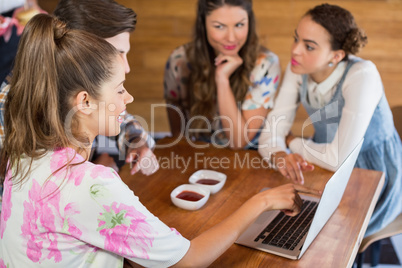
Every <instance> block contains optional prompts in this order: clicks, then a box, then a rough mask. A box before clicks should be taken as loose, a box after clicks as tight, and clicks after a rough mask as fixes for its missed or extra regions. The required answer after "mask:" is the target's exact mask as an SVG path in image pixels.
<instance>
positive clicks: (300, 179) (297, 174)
mask: <svg viewBox="0 0 402 268" xmlns="http://www.w3.org/2000/svg"><path fill="white" fill-rule="evenodd" d="M290 164H291V166H292V172H293V174H292V175H293V178H294V181H295V182H296V183H299V184H304V176H303V173H302V171H301V169H300V165H299V162H294V161H290Z"/></svg>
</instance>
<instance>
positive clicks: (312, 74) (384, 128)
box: [259, 4, 402, 236]
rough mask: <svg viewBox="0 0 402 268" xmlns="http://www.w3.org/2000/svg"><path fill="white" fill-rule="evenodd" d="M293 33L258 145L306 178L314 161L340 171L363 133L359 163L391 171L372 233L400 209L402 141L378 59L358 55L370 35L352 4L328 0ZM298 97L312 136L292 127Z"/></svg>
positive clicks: (291, 174) (283, 168)
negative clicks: (296, 132) (344, 5)
mask: <svg viewBox="0 0 402 268" xmlns="http://www.w3.org/2000/svg"><path fill="white" fill-rule="evenodd" d="M294 34H295V35H294V42H293V45H292V49H291V62H290V64H289V65H288V66H287V69H286V73H285V75H284V79H283V82H282V86H281V89H280V91H279V95H278V97H277V100H276V103H275V106H274V109H273V110H272V112H271V113H270V114H269V115H268V118H267V121H266V124H265V126H264V129H263V131H262V134H261V136H260V139H259V145H260V147H259V152H260V154H261V155H262V156H263V157H264V158H266V159H269V160H270V162H271V163H272V164H273V165H274V167H276V168H277V169H278V170H279V171H280V172H281V173H282V174H283V175H284V176H285V177H287V178H289V179H291V180H292V181H293V182H294V183H299V184H303V182H304V179H303V174H302V172H303V171H309V170H312V169H313V168H314V166H313V165H312V164H315V165H318V166H320V167H323V168H326V169H329V170H331V171H335V170H336V169H337V168H338V167H339V165H340V164H341V163H342V162H343V161H344V160H345V159H346V157H347V156H348V155H349V153H350V152H351V151H352V149H353V148H354V147H355V146H356V145H357V144H358V143H359V141H360V140H361V139H362V138H363V137H364V142H363V146H362V149H361V151H360V154H359V157H358V159H357V162H356V167H359V168H364V169H371V170H379V171H382V172H384V173H385V184H384V186H383V189H382V191H381V195H380V197H379V201H378V203H377V205H376V207H375V210H374V213H373V215H372V217H371V220H370V223H369V225H368V229H367V232H366V236H367V235H370V234H372V233H374V232H376V231H378V230H380V229H381V228H383V227H385V226H386V225H387V224H389V223H390V222H391V221H392V220H394V219H395V217H397V216H398V215H399V214H400V213H401V211H402V195H401V192H402V146H401V140H400V138H399V135H398V133H397V131H396V129H395V126H394V123H393V117H392V113H391V110H390V108H389V105H388V102H387V99H386V97H385V94H384V88H383V84H382V81H381V77H380V74H379V72H378V70H377V68H376V66H375V65H374V63H372V62H371V61H368V60H364V59H361V58H358V57H356V56H354V54H356V53H358V52H359V50H360V49H361V48H362V47H364V46H365V44H366V43H367V36H366V35H365V33H364V32H363V31H362V30H361V29H360V28H359V27H358V26H357V25H356V22H355V20H354V18H353V16H352V14H351V13H350V12H349V11H347V10H345V9H344V8H341V7H339V6H336V5H329V4H322V5H318V6H316V7H314V8H312V9H310V10H309V11H307V13H306V14H305V15H304V16H303V17H302V18H301V20H300V22H299V24H298V25H297V28H296V29H295V33H294ZM299 103H302V104H303V106H304V107H305V109H306V111H307V112H308V114H309V119H310V121H311V123H312V124H313V125H314V130H315V133H314V136H313V137H312V138H306V137H304V138H303V137H302V138H298V137H294V136H293V135H292V134H291V132H290V128H291V126H292V123H293V120H294V117H295V113H296V110H297V107H298V105H299ZM289 151H290V153H289ZM368 183H369V182H368ZM361 201H362V202H364V200H361Z"/></svg>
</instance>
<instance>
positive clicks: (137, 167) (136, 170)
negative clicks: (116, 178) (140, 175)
mask: <svg viewBox="0 0 402 268" xmlns="http://www.w3.org/2000/svg"><path fill="white" fill-rule="evenodd" d="M139 170H140V162H137V163H135V165H134V166H133V168H132V169H131V172H130V174H131V175H134V174H135V173H137V172H138V171H139Z"/></svg>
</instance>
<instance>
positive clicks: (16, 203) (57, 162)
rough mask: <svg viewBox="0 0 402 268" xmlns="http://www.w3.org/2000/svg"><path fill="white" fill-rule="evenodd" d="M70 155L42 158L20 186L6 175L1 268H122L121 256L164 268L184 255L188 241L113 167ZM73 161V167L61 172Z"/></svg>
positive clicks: (0, 234)
mask: <svg viewBox="0 0 402 268" xmlns="http://www.w3.org/2000/svg"><path fill="white" fill-rule="evenodd" d="M74 155H75V151H74V150H72V149H61V150H58V151H55V152H49V153H47V154H46V155H45V156H44V157H42V158H41V159H38V160H35V161H34V162H33V166H32V172H31V173H30V175H29V178H28V179H27V180H26V182H25V183H23V184H21V185H20V184H18V185H13V182H12V181H11V180H10V175H11V174H10V172H9V174H7V176H6V180H5V183H4V195H3V204H2V213H1V223H0V268H1V267H123V257H124V258H127V259H130V260H132V261H134V262H136V263H138V264H140V265H142V266H146V267H168V266H171V265H173V264H175V263H176V262H178V261H179V260H180V259H181V258H182V257H183V256H184V255H185V254H186V252H187V250H188V248H189V246H190V242H189V241H188V240H187V239H185V238H183V237H182V236H181V235H180V234H179V233H178V232H177V231H176V230H175V229H173V228H169V227H168V226H166V225H165V224H164V223H163V222H161V221H160V220H159V219H158V218H157V217H155V216H154V215H152V214H151V213H150V212H149V211H148V210H147V209H146V208H145V207H144V206H143V205H142V204H141V203H140V202H139V200H138V197H136V196H135V195H134V193H133V192H132V191H131V190H130V189H129V188H128V187H127V185H126V184H124V182H123V181H122V180H121V179H120V177H119V176H118V174H117V173H115V172H114V171H113V169H111V168H106V167H104V166H100V165H94V164H92V163H90V162H87V161H85V160H84V159H83V158H82V157H81V156H80V155H75V156H74ZM73 157H74V159H73V163H79V164H77V165H74V166H71V167H70V168H69V169H67V168H63V165H64V164H65V163H66V159H71V158H73ZM29 161H30V159H28V158H26V159H23V164H27V163H29ZM60 168H61V169H60ZM59 169H60V170H59ZM57 170H59V171H58V172H56V173H53V172H55V171H57ZM52 173H53V175H51V174H52Z"/></svg>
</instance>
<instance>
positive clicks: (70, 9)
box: [54, 0, 137, 38]
mask: <svg viewBox="0 0 402 268" xmlns="http://www.w3.org/2000/svg"><path fill="white" fill-rule="evenodd" d="M54 15H55V16H57V17H58V18H59V19H60V20H61V21H64V22H65V23H67V26H68V27H69V28H70V29H79V30H83V31H86V32H90V33H93V34H96V35H97V36H100V37H102V38H110V37H113V36H115V35H118V34H120V33H123V32H132V31H134V29H135V25H136V22H137V14H135V12H134V11H133V10H132V9H130V8H127V7H125V6H123V5H120V4H118V3H116V2H115V1H113V0H60V2H59V3H58V5H57V7H56V9H55V10H54Z"/></svg>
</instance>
